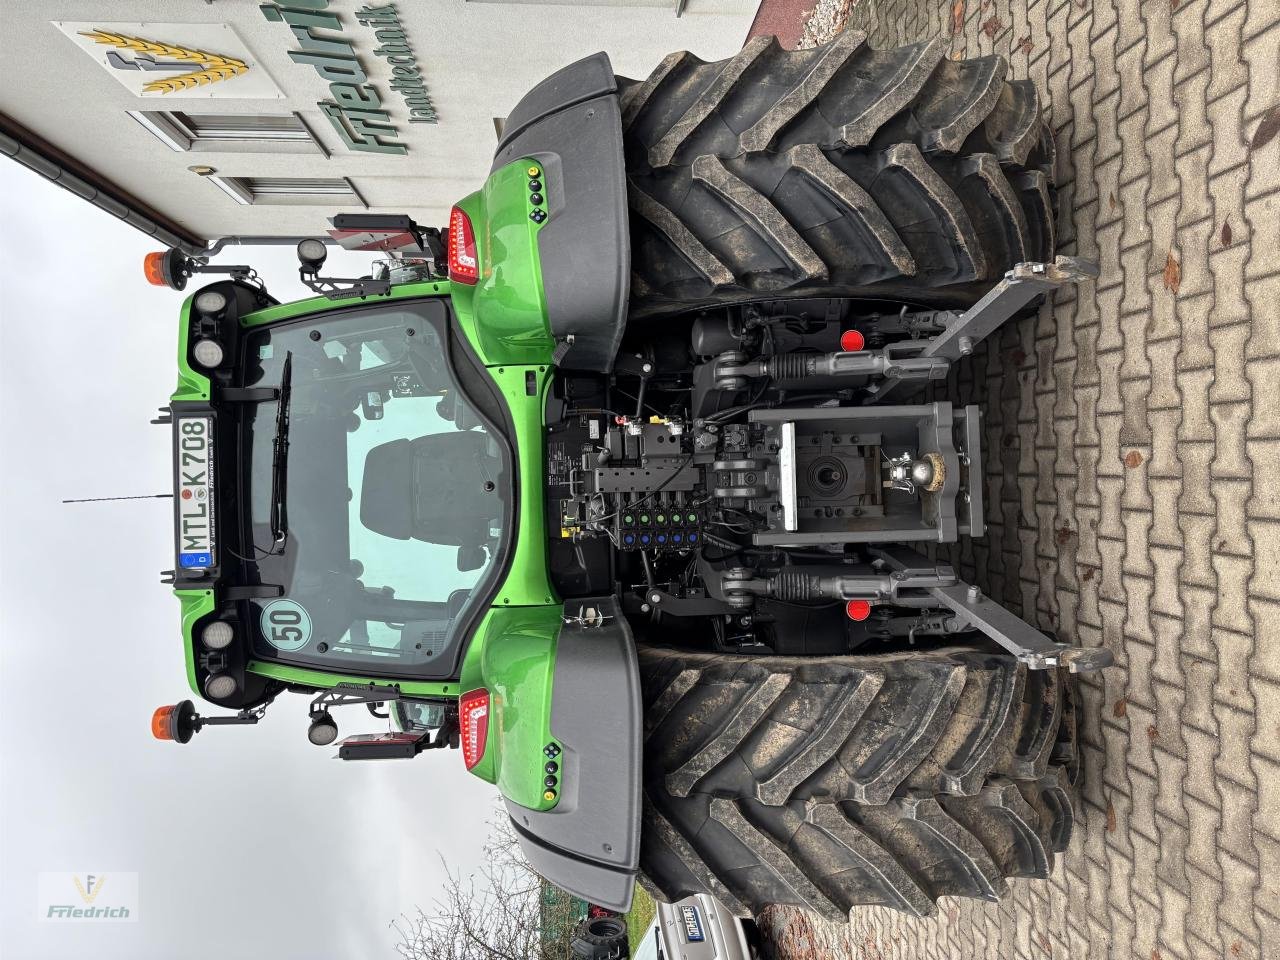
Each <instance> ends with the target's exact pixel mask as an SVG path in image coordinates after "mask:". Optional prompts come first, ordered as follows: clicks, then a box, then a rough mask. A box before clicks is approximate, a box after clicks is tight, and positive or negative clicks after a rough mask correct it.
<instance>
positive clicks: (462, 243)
mask: <svg viewBox="0 0 1280 960" xmlns="http://www.w3.org/2000/svg"><path fill="white" fill-rule="evenodd" d="M449 279H450V280H453V281H456V282H457V283H465V284H469V285H471V284H475V283H477V282H478V281H479V280H480V262H479V260H477V259H476V234H475V231H474V230H472V229H471V218H470V217H468V216H467V215H466V214H465V213H463V212H462V211H461V210H459V209H458V208H457V207H454V208H453V209H452V210H450V211H449Z"/></svg>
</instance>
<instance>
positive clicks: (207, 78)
mask: <svg viewBox="0 0 1280 960" xmlns="http://www.w3.org/2000/svg"><path fill="white" fill-rule="evenodd" d="M54 26H56V27H57V28H58V29H59V30H61V31H62V32H63V33H64V34H66V35H67V36H68V37H70V38H71V40H72V41H73V42H74V43H75V44H76V45H77V46H78V47H80V49H81V50H83V51H84V52H85V53H87V54H88V55H89V56H91V57H92V58H93V59H94V60H95V61H96V62H97V63H98V65H99V66H101V67H102V68H103V69H104V70H106V71H107V72H108V73H109V74H110V75H111V76H112V77H114V78H115V79H116V80H117V81H118V82H119V83H121V84H122V85H123V86H124V87H125V88H126V89H128V90H129V92H130V93H132V94H133V95H134V96H136V97H146V98H168V99H172V98H176V97H201V98H224V99H230V98H235V99H255V100H262V99H271V100H280V99H283V98H284V94H283V93H281V91H280V88H279V87H277V86H276V85H275V83H274V82H273V81H272V79H271V77H270V75H269V74H268V73H267V71H266V70H265V69H263V67H262V65H261V64H259V63H258V61H257V60H256V59H254V57H253V55H252V54H251V53H250V52H249V48H248V47H246V46H245V45H244V41H242V40H241V39H240V37H239V36H237V34H236V32H235V30H234V29H232V28H231V27H230V26H229V25H228V24H225V23H155V22H146V23H103V22H99V21H93V22H78V23H77V22H71V21H65V20H56V21H54Z"/></svg>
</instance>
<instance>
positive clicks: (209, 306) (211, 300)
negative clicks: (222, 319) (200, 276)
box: [196, 290, 227, 317]
mask: <svg viewBox="0 0 1280 960" xmlns="http://www.w3.org/2000/svg"><path fill="white" fill-rule="evenodd" d="M226 306H227V298H226V296H225V295H224V294H222V293H221V292H220V291H218V290H206V291H205V292H204V293H202V294H200V295H198V296H197V297H196V310H197V311H198V312H200V313H203V314H205V315H206V316H210V317H216V316H217V315H218V314H220V313H221V312H222V311H223V310H224V309H226Z"/></svg>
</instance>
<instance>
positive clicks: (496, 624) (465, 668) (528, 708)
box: [462, 604, 563, 810]
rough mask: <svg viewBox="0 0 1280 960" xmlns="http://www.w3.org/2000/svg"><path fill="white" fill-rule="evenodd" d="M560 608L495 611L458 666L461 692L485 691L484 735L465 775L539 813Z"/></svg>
mask: <svg viewBox="0 0 1280 960" xmlns="http://www.w3.org/2000/svg"><path fill="white" fill-rule="evenodd" d="M562 616H563V608H562V607H561V606H559V605H558V604H557V605H552V606H537V607H514V608H512V607H494V608H493V609H492V610H490V611H489V614H488V616H486V617H485V619H484V622H483V623H482V624H481V625H480V628H479V629H478V630H477V631H476V635H475V637H474V638H473V639H472V641H471V645H470V646H469V647H468V648H467V655H466V658H465V659H464V660H463V664H462V691H463V692H464V693H465V692H467V691H469V690H475V689H477V688H479V687H484V688H485V689H486V690H488V691H489V697H490V701H489V736H488V741H487V744H486V747H485V752H484V756H482V757H481V759H480V762H479V763H478V764H476V766H475V767H473V768H472V770H471V772H472V773H474V774H475V775H476V776H478V777H480V778H481V779H482V780H488V781H489V782H490V783H496V784H497V785H498V789H499V790H501V791H502V794H503V796H505V797H507V798H509V799H510V800H512V801H514V802H515V803H518V804H520V805H521V806H525V807H529V808H530V809H532V810H546V809H549V808H551V807H553V806H555V800H550V801H548V800H545V799H544V798H543V791H544V790H545V789H546V788H545V787H544V786H543V782H542V781H543V777H545V776H546V774H545V773H544V771H543V764H545V763H546V760H547V758H546V757H545V756H543V753H542V750H543V748H544V747H546V746H547V744H549V743H551V742H552V737H551V684H552V679H553V676H554V673H555V655H556V638H557V637H558V636H559V634H560V626H561V623H562V622H563V621H562Z"/></svg>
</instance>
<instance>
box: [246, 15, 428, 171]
mask: <svg viewBox="0 0 1280 960" xmlns="http://www.w3.org/2000/svg"><path fill="white" fill-rule="evenodd" d="M328 5H329V2H328V0H292V3H290V4H288V5H285V4H280V3H264V4H261V5H260V6H259V7H258V9H259V10H260V11H261V12H262V15H263V16H264V17H265V18H266V19H268V20H270V21H272V22H275V23H285V24H287V25H288V26H289V29H291V30H292V31H293V35H294V38H295V40H296V41H297V44H298V48H299V49H296V50H290V51H289V58H290V59H291V60H293V61H294V62H295V63H302V64H307V65H308V66H311V67H313V68H314V69H315V71H316V73H318V74H319V75H320V77H321V79H323V80H324V81H326V82H327V83H328V84H329V93H330V96H331V99H329V100H321V101H319V102H318V103H317V104H316V105H317V106H318V107H319V108H320V111H321V112H322V113H323V114H324V115H325V117H326V118H328V120H329V122H330V123H331V124H333V128H334V129H335V130H336V131H337V132H338V136H340V137H341V138H342V140H343V142H344V143H345V144H346V145H347V146H348V147H350V148H351V149H352V150H360V151H364V152H368V153H387V154H405V153H408V152H409V148H408V147H407V146H405V144H404V143H403V142H402V141H401V140H400V136H401V133H400V128H399V126H398V125H397V124H396V122H395V121H394V120H393V119H392V118H391V114H390V112H388V110H387V109H386V108H385V107H384V105H383V100H382V94H381V93H380V92H379V91H378V88H377V86H376V85H375V84H373V83H372V82H370V79H369V74H368V72H367V70H366V65H365V63H364V61H362V59H361V58H360V55H359V54H357V53H356V49H355V46H354V44H353V43H352V42H351V41H350V40H349V39H347V37H346V36H345V35H344V27H343V21H342V18H341V17H340V16H339V15H338V14H337V13H335V12H333V11H332V10H329V9H327V8H328ZM356 19H357V20H358V21H359V22H360V23H362V24H363V25H365V26H366V27H367V28H369V29H372V30H373V31H374V38H375V39H376V40H377V41H378V43H379V46H378V47H377V48H376V49H375V50H374V51H373V53H374V55H375V56H378V57H383V58H385V59H386V60H387V63H388V64H389V65H391V67H392V81H391V84H390V86H391V89H392V90H394V91H395V92H396V93H398V94H399V95H400V96H401V97H402V98H403V99H404V102H405V105H406V107H407V108H408V110H409V117H410V122H411V123H435V122H436V111H435V106H434V104H433V103H432V101H431V96H430V94H429V92H428V91H427V87H426V84H425V82H424V81H423V79H422V74H421V70H420V68H419V67H418V63H417V59H416V57H414V55H413V51H412V48H411V47H410V46H409V43H408V40H407V39H406V37H405V32H404V29H403V27H402V26H401V24H400V20H399V17H398V15H397V14H396V8H395V4H384V5H381V6H372V5H368V6H364V7H362V8H361V9H360V10H358V11H356ZM392 58H395V59H392Z"/></svg>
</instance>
